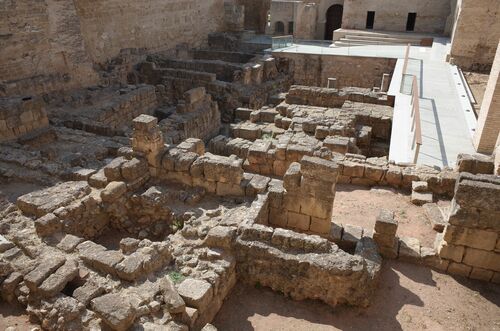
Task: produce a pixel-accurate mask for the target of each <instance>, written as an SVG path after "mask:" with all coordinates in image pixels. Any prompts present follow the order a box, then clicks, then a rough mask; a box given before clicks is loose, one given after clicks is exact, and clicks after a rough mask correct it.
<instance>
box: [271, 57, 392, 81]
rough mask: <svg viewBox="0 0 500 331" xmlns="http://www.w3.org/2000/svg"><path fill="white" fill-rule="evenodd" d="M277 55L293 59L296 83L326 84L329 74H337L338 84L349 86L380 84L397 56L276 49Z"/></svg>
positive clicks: (335, 75)
mask: <svg viewBox="0 0 500 331" xmlns="http://www.w3.org/2000/svg"><path fill="white" fill-rule="evenodd" d="M273 56H274V57H276V58H288V59H290V60H292V61H293V63H292V64H291V65H290V66H291V71H292V72H293V77H294V83H295V84H300V85H309V86H319V87H326V86H327V84H328V78H336V79H337V85H336V86H335V87H336V88H342V87H347V86H356V87H366V88H373V87H380V86H381V84H382V75H383V74H391V75H392V73H393V71H394V67H395V66H396V59H388V58H372V57H358V56H339V55H312V54H301V53H288V52H287V53H273Z"/></svg>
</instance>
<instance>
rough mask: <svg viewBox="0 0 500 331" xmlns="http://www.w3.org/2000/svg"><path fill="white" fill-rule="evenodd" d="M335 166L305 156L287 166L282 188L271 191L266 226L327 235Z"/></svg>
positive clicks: (329, 224) (331, 206) (332, 197)
mask: <svg viewBox="0 0 500 331" xmlns="http://www.w3.org/2000/svg"><path fill="white" fill-rule="evenodd" d="M337 175H338V166H337V165H336V164H335V163H334V162H331V161H327V160H323V159H320V158H317V157H309V156H304V157H303V158H302V160H301V161H300V163H297V162H294V163H292V164H291V165H290V167H289V168H288V170H287V171H286V173H285V175H284V177H283V186H282V188H280V187H276V186H275V187H272V188H270V193H269V194H270V207H269V223H270V224H273V225H275V226H280V227H286V228H293V229H297V230H299V231H310V232H313V233H318V234H323V235H324V234H329V233H330V227H331V218H332V209H333V200H334V198H335V183H336V182H337Z"/></svg>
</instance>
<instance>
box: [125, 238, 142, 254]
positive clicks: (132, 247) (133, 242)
mask: <svg viewBox="0 0 500 331" xmlns="http://www.w3.org/2000/svg"><path fill="white" fill-rule="evenodd" d="M140 242H141V241H140V240H139V239H135V238H123V239H122V240H120V250H121V251H122V253H123V254H131V253H133V252H135V251H136V250H137V249H138V248H139V243H140Z"/></svg>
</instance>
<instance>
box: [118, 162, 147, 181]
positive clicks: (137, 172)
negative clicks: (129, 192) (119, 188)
mask: <svg viewBox="0 0 500 331" xmlns="http://www.w3.org/2000/svg"><path fill="white" fill-rule="evenodd" d="M121 174H122V176H123V178H124V179H125V180H126V181H133V180H135V179H137V178H139V177H142V176H144V175H145V174H149V169H148V164H147V162H146V161H144V160H139V159H137V158H133V159H132V160H129V161H126V162H124V163H123V164H122V166H121Z"/></svg>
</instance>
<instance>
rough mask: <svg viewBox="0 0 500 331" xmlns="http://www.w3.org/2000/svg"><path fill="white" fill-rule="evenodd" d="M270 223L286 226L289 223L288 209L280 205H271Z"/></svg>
mask: <svg viewBox="0 0 500 331" xmlns="http://www.w3.org/2000/svg"><path fill="white" fill-rule="evenodd" d="M269 223H270V224H272V225H274V226H279V227H285V226H286V224H287V219H286V211H285V210H283V209H281V208H279V207H278V208H274V207H269Z"/></svg>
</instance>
